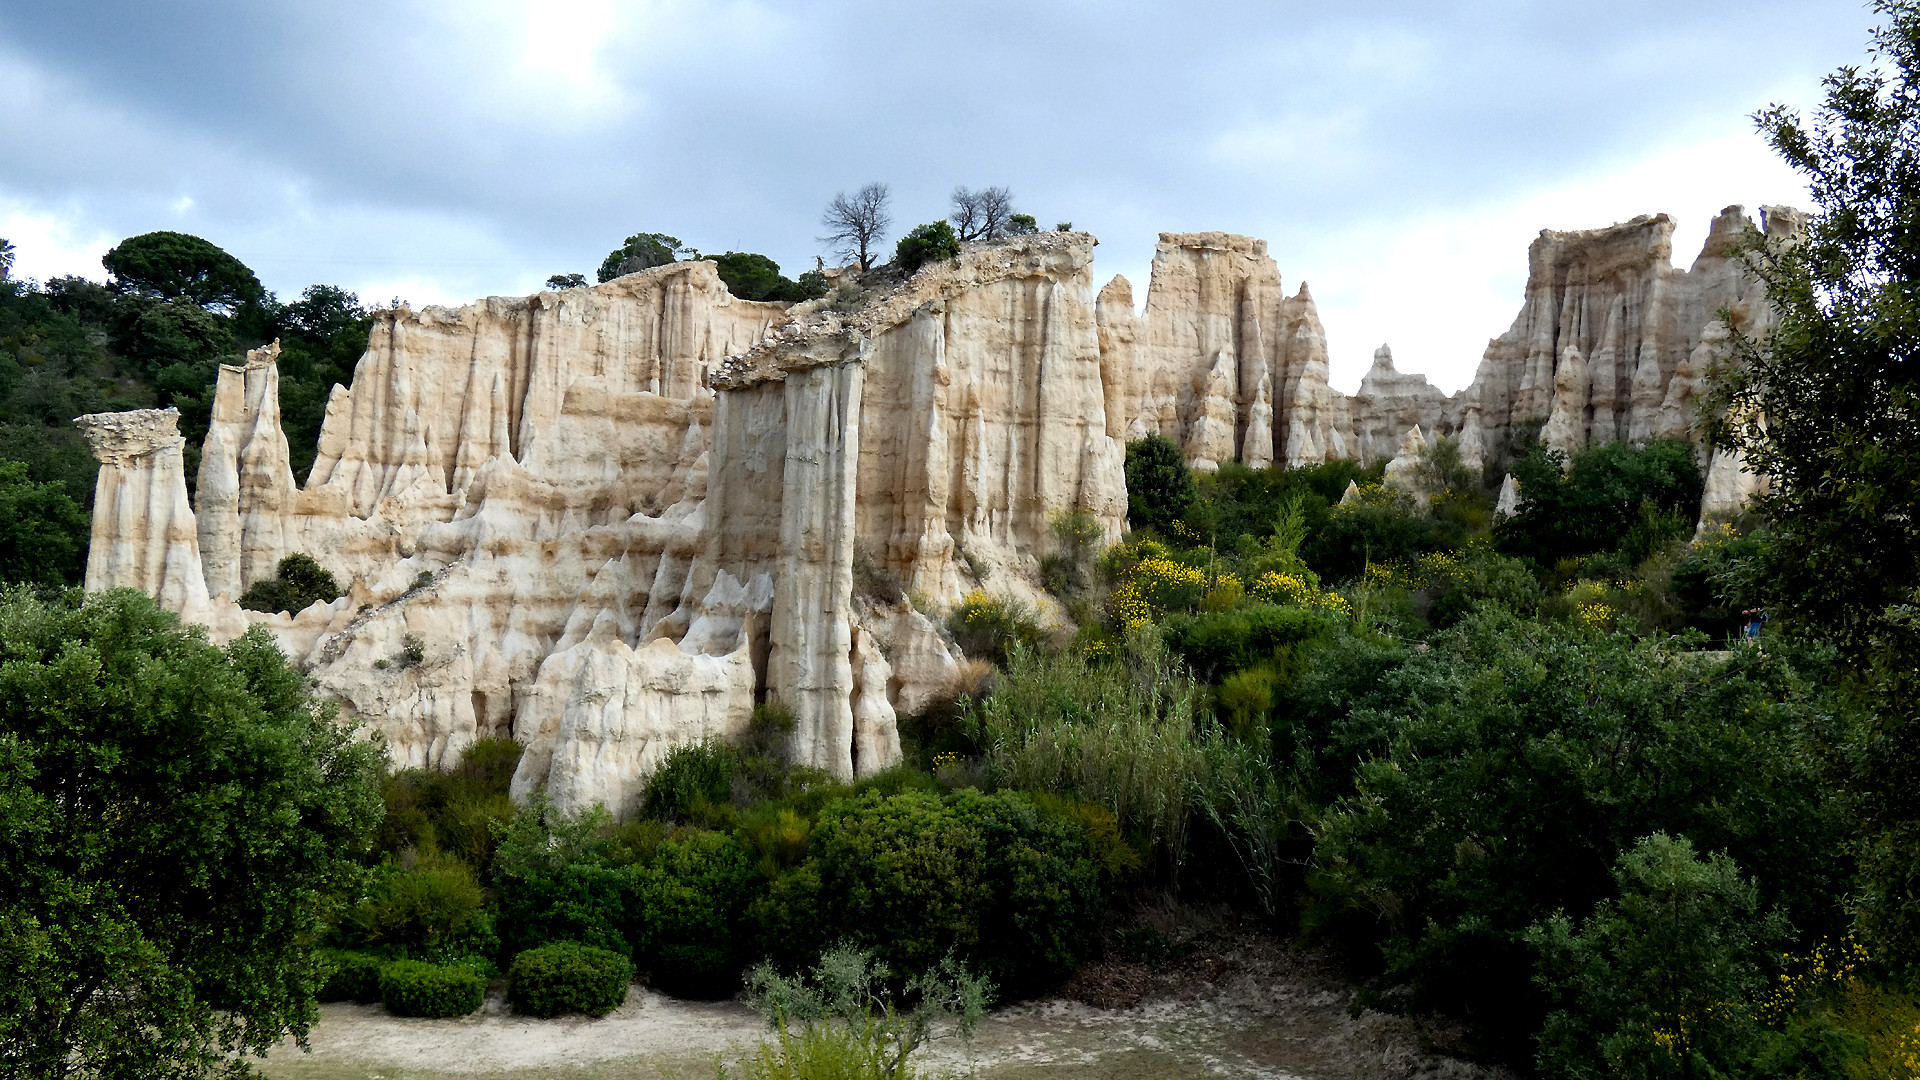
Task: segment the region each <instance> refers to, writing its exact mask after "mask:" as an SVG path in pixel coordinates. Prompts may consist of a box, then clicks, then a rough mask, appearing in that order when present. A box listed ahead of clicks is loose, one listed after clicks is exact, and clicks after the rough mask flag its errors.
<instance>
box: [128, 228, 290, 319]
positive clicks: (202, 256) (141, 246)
mask: <svg viewBox="0 0 1920 1080" xmlns="http://www.w3.org/2000/svg"><path fill="white" fill-rule="evenodd" d="M100 262H101V264H102V265H103V266H105V267H106V268H107V273H109V274H111V275H113V284H114V287H115V288H118V289H122V290H125V291H130V292H138V293H145V294H147V295H151V296H157V297H159V298H161V299H163V300H185V301H187V302H188V303H192V304H198V305H199V306H201V307H204V308H213V309H216V310H219V311H221V312H222V313H225V314H233V313H234V312H237V311H239V310H240V309H241V308H242V307H245V306H248V305H254V306H257V305H259V304H260V303H261V302H262V301H263V300H265V299H266V290H265V289H263V288H261V287H260V279H259V278H257V277H255V276H253V271H252V270H249V269H247V266H246V264H245V263H243V262H241V261H240V260H239V259H236V258H234V257H233V256H232V255H229V254H227V253H226V252H225V251H223V250H221V249H220V248H219V247H217V246H215V245H214V244H212V243H210V242H208V241H206V240H202V239H201V238H199V237H197V236H191V235H188V234H187V233H178V232H150V233H142V234H140V235H139V236H133V237H128V238H127V239H125V240H122V241H120V243H119V244H117V245H116V246H115V247H114V248H113V249H112V250H110V251H108V252H107V253H106V254H105V255H104V256H102V257H101V259H100Z"/></svg>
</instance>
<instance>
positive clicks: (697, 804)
mask: <svg viewBox="0 0 1920 1080" xmlns="http://www.w3.org/2000/svg"><path fill="white" fill-rule="evenodd" d="M739 765H740V753H739V751H737V750H735V749H734V748H733V747H731V746H728V745H727V744H726V743H723V742H719V741H717V740H708V741H706V742H699V743H689V744H686V745H682V746H676V747H674V748H673V749H671V750H669V751H667V757H666V760H665V761H662V762H661V763H660V767H659V768H657V769H655V770H654V771H653V775H652V776H651V777H649V778H648V779H647V792H646V795H645V797H644V798H643V800H642V802H641V807H640V809H641V813H643V814H645V815H646V816H648V817H650V818H656V819H658V820H660V821H689V820H692V818H693V816H694V815H695V814H696V813H698V812H699V811H700V810H701V809H703V808H704V807H706V806H708V805H710V804H718V803H725V802H728V801H729V800H731V799H732V797H733V775H734V772H735V771H736V770H737V769H738V767H739Z"/></svg>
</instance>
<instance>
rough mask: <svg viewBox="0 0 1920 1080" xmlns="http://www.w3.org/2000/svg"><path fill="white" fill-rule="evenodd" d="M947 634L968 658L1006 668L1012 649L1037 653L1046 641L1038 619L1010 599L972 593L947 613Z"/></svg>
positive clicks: (984, 593)
mask: <svg viewBox="0 0 1920 1080" xmlns="http://www.w3.org/2000/svg"><path fill="white" fill-rule="evenodd" d="M947 632H948V633H949V634H951V635H953V641H954V644H956V645H958V646H960V649H961V651H962V652H964V653H966V654H967V655H968V656H977V657H981V658H983V659H987V660H991V661H993V662H994V663H995V664H999V665H1002V666H1005V664H1006V662H1007V657H1008V656H1010V655H1011V654H1012V652H1013V650H1015V649H1029V650H1031V649H1036V648H1038V647H1039V646H1040V644H1041V643H1042V642H1043V641H1045V640H1046V637H1047V631H1046V627H1044V626H1042V625H1041V624H1040V618H1039V615H1038V614H1036V613H1035V612H1034V611H1033V609H1031V608H1029V607H1028V606H1027V605H1026V604H1024V603H1022V602H1021V601H1019V600H1016V599H1014V598H1013V597H1011V596H1001V595H998V594H995V593H989V592H987V591H986V590H985V589H975V590H974V591H973V592H970V593H968V594H967V595H966V597H965V598H964V599H962V600H961V601H960V603H958V604H956V605H954V608H953V610H952V611H950V612H948V613H947Z"/></svg>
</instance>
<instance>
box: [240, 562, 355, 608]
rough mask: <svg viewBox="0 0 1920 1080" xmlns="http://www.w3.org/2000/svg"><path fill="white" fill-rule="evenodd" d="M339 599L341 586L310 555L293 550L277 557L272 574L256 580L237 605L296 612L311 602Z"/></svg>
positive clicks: (248, 587)
mask: <svg viewBox="0 0 1920 1080" xmlns="http://www.w3.org/2000/svg"><path fill="white" fill-rule="evenodd" d="M339 598H340V585H339V583H337V582H335V581H334V580H333V575H332V574H330V573H328V572H327V569H326V568H325V567H323V566H321V565H320V564H319V563H318V562H316V561H315V560H314V558H313V556H311V555H306V554H303V553H301V552H298V551H296V552H294V553H293V554H291V555H288V556H287V557H286V558H284V559H281V560H280V565H279V567H278V568H277V569H276V570H275V571H274V576H273V577H270V578H267V579H266V580H264V581H256V582H254V583H253V584H251V585H249V586H247V591H246V592H244V593H241V594H240V606H241V607H243V608H246V609H247V610H249V611H266V612H275V611H285V612H288V613H289V614H293V615H298V614H299V613H301V612H302V611H305V610H306V609H307V608H309V607H311V606H313V604H314V603H316V602H319V603H332V602H333V601H335V600H337V599H339Z"/></svg>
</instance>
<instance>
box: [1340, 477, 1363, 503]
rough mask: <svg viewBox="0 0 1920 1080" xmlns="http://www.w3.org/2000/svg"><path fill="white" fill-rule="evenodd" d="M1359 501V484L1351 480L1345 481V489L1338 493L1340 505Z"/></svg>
mask: <svg viewBox="0 0 1920 1080" xmlns="http://www.w3.org/2000/svg"><path fill="white" fill-rule="evenodd" d="M1359 501H1360V485H1359V484H1358V483H1357V482H1355V481H1352V480H1349V481H1347V489H1346V490H1345V491H1343V492H1341V493H1340V505H1341V506H1352V505H1353V504H1354V503H1357V502H1359Z"/></svg>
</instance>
